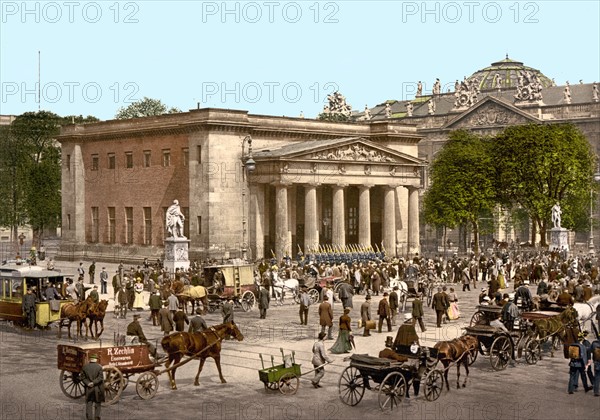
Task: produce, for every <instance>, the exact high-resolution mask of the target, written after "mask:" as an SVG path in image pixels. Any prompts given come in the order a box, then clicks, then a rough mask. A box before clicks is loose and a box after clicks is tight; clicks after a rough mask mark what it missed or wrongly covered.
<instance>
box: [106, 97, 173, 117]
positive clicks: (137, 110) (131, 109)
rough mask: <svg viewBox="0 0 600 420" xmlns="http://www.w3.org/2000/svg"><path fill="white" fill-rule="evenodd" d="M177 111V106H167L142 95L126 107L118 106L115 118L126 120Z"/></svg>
mask: <svg viewBox="0 0 600 420" xmlns="http://www.w3.org/2000/svg"><path fill="white" fill-rule="evenodd" d="M178 112H181V110H180V109H178V108H167V106H166V105H165V104H163V103H162V102H161V101H160V100H158V99H151V98H147V97H144V98H143V99H140V100H139V101H136V102H133V103H132V104H131V105H129V106H127V107H123V108H119V110H118V111H117V114H116V115H115V118H116V119H117V120H127V119H130V118H140V117H151V116H154V115H162V114H176V113H178Z"/></svg>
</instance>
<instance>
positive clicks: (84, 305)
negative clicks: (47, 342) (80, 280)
mask: <svg viewBox="0 0 600 420" xmlns="http://www.w3.org/2000/svg"><path fill="white" fill-rule="evenodd" d="M93 304H94V302H93V301H92V298H91V297H89V296H88V297H87V299H86V300H84V301H83V302H78V303H67V304H66V305H63V306H62V308H60V318H61V319H60V322H59V325H58V338H60V337H61V331H62V327H63V324H64V323H66V322H67V321H68V331H69V340H70V339H71V324H72V323H73V322H77V337H81V336H82V335H83V334H82V332H81V324H85V336H86V338H87V336H88V324H87V313H88V311H89V309H90V307H91V306H92V305H93Z"/></svg>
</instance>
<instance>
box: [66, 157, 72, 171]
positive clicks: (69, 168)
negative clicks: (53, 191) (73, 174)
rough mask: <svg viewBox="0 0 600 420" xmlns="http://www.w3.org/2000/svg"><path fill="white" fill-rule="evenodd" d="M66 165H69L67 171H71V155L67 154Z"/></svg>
mask: <svg viewBox="0 0 600 420" xmlns="http://www.w3.org/2000/svg"><path fill="white" fill-rule="evenodd" d="M66 165H67V171H70V170H71V155H67V161H66Z"/></svg>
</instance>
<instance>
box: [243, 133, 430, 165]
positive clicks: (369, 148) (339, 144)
mask: <svg viewBox="0 0 600 420" xmlns="http://www.w3.org/2000/svg"><path fill="white" fill-rule="evenodd" d="M254 159H255V160H257V161H297V162H298V161H304V162H306V161H315V162H323V161H328V162H345V163H352V162H356V163H365V162H368V163H373V164H378V163H382V164H386V163H387V164H390V163H395V164H401V165H418V166H421V165H424V164H425V162H423V161H422V160H421V159H418V158H416V157H414V156H411V155H408V154H406V153H402V152H399V151H397V150H393V149H391V148H389V147H385V146H381V145H379V144H377V143H375V142H372V141H370V140H367V139H364V138H362V137H353V138H342V139H335V140H314V141H308V142H302V143H299V144H290V145H285V146H283V147H281V148H278V149H274V150H273V149H270V150H259V151H257V152H255V154H254Z"/></svg>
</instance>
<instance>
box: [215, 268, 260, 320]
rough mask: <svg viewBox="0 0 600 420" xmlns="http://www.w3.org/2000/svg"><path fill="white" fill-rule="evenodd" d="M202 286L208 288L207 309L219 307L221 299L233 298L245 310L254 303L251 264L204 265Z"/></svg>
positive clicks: (254, 291) (254, 287)
mask: <svg viewBox="0 0 600 420" xmlns="http://www.w3.org/2000/svg"><path fill="white" fill-rule="evenodd" d="M203 274H204V286H205V287H206V288H207V289H208V290H209V294H208V311H209V312H214V311H216V310H217V309H219V308H220V307H221V306H222V304H223V301H225V300H230V299H231V300H233V302H234V305H235V306H236V307H241V308H242V309H243V310H244V311H245V312H247V311H249V310H251V309H252V308H253V307H254V306H255V304H256V286H255V283H254V266H253V265H252V264H237V265H236V264H228V265H211V266H206V267H204V272H203Z"/></svg>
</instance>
